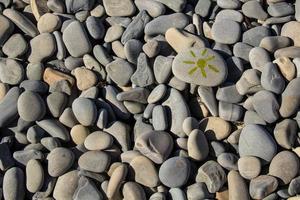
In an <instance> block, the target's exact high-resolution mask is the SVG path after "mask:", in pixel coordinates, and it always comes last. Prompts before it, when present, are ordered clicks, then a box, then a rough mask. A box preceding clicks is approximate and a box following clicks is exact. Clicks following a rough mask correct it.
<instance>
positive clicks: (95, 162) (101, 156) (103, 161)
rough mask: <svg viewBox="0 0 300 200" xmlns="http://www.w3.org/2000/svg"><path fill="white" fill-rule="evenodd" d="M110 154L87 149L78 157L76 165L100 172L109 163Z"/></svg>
mask: <svg viewBox="0 0 300 200" xmlns="http://www.w3.org/2000/svg"><path fill="white" fill-rule="evenodd" d="M110 159H111V158H110V156H109V155H108V154H107V153H105V152H102V151H87V152H85V153H84V154H82V155H81V156H80V157H79V159H78V165H79V167H80V168H81V169H84V170H87V171H91V172H95V173H102V172H104V171H105V170H106V169H107V168H108V166H109V165H110Z"/></svg>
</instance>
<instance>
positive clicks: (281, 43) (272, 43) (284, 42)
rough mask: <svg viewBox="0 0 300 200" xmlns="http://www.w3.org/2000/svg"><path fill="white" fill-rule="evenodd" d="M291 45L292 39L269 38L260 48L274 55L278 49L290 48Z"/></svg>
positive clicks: (264, 39)
mask: <svg viewBox="0 0 300 200" xmlns="http://www.w3.org/2000/svg"><path fill="white" fill-rule="evenodd" d="M290 44H291V39H289V38H288V37H284V36H269V37H264V38H263V39H262V40H261V41H260V44H259V46H260V47H262V48H264V49H266V50H267V51H269V52H272V53H274V52H275V51H276V50H277V49H281V48H284V47H288V46H290Z"/></svg>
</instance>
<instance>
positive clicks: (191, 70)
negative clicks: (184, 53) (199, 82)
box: [189, 66, 198, 75]
mask: <svg viewBox="0 0 300 200" xmlns="http://www.w3.org/2000/svg"><path fill="white" fill-rule="evenodd" d="M197 68H198V66H194V67H193V68H191V69H190V70H189V75H192V74H193V73H194V72H195V71H196V70H197Z"/></svg>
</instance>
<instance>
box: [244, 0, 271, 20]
mask: <svg viewBox="0 0 300 200" xmlns="http://www.w3.org/2000/svg"><path fill="white" fill-rule="evenodd" d="M242 11H243V14H244V15H245V16H247V17H249V18H255V19H259V20H265V19H267V18H268V14H267V13H266V12H265V11H264V9H263V7H262V5H261V4H260V3H259V2H258V1H255V0H252V1H247V2H246V3H244V4H243V6H242Z"/></svg>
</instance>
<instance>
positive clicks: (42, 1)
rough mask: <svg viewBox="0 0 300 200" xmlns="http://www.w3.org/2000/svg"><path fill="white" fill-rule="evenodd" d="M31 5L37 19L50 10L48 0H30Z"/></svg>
mask: <svg viewBox="0 0 300 200" xmlns="http://www.w3.org/2000/svg"><path fill="white" fill-rule="evenodd" d="M30 7H31V11H32V14H33V16H34V17H35V19H36V21H38V20H39V19H40V17H41V16H42V15H43V14H45V13H47V12H49V9H48V6H47V0H30Z"/></svg>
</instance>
